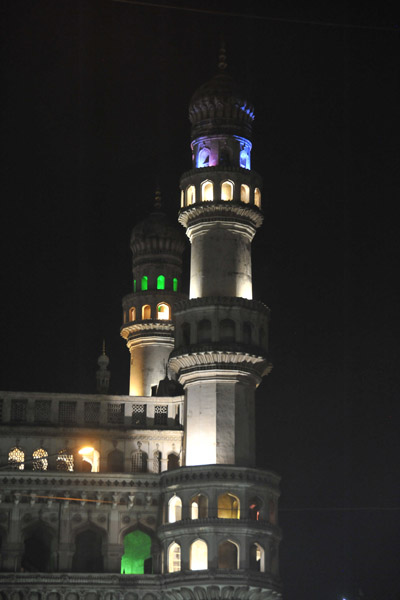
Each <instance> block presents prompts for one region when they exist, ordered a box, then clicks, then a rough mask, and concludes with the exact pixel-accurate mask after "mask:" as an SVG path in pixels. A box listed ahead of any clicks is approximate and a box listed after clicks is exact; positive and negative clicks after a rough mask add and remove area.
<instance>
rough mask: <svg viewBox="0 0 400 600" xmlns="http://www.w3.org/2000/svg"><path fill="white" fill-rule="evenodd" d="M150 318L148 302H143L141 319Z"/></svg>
mask: <svg viewBox="0 0 400 600" xmlns="http://www.w3.org/2000/svg"><path fill="white" fill-rule="evenodd" d="M146 319H151V307H150V304H144V305H143V306H142V320H143V321H145V320H146Z"/></svg>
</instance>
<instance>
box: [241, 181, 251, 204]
mask: <svg viewBox="0 0 400 600" xmlns="http://www.w3.org/2000/svg"><path fill="white" fill-rule="evenodd" d="M240 201H241V202H244V203H245V204H248V203H249V202H250V188H249V186H248V185H246V184H244V183H243V184H242V185H241V186H240Z"/></svg>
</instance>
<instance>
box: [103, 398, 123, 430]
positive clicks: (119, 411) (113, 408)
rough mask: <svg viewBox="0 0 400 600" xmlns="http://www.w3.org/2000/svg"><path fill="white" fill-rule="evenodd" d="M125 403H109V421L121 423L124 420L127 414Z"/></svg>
mask: <svg viewBox="0 0 400 600" xmlns="http://www.w3.org/2000/svg"><path fill="white" fill-rule="evenodd" d="M124 409H125V405H124V404H113V403H112V402H109V403H108V405H107V422H108V423H113V424H118V425H121V424H123V422H124V414H125V410H124Z"/></svg>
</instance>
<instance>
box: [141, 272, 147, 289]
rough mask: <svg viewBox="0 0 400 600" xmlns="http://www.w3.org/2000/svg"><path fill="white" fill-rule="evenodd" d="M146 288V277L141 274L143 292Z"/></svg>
mask: <svg viewBox="0 0 400 600" xmlns="http://www.w3.org/2000/svg"><path fill="white" fill-rule="evenodd" d="M146 290H147V277H146V275H143V277H142V292H145V291H146Z"/></svg>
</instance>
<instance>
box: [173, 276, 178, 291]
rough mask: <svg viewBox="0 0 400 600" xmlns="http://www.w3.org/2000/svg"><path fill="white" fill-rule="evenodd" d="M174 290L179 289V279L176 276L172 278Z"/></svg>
mask: <svg viewBox="0 0 400 600" xmlns="http://www.w3.org/2000/svg"><path fill="white" fill-rule="evenodd" d="M172 291H173V292H177V291H178V279H177V278H176V277H174V278H173V280H172Z"/></svg>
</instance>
